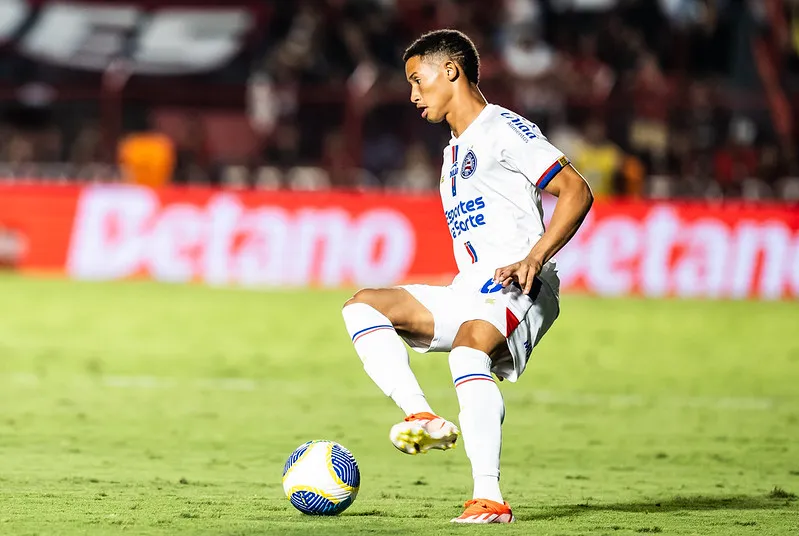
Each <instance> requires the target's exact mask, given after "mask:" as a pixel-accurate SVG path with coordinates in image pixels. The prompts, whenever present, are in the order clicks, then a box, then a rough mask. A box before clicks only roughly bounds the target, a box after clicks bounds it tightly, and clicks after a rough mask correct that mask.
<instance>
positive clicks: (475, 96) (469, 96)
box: [446, 87, 488, 138]
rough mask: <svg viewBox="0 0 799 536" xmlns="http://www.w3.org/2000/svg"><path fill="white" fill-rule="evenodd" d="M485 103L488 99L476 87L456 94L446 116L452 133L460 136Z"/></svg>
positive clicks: (486, 103)
mask: <svg viewBox="0 0 799 536" xmlns="http://www.w3.org/2000/svg"><path fill="white" fill-rule="evenodd" d="M487 105H488V101H486V98H485V97H484V96H483V94H482V93H480V90H479V89H477V88H476V87H472V88H470V91H468V92H464V93H462V94H460V95H458V94H456V95H455V96H454V97H453V99H452V111H450V112H449V113H447V116H446V118H447V124H449V128H450V130H452V135H453V136H455V137H456V138H458V137H460V135H461V134H463V132H464V131H465V130H466V129H467V128H469V125H471V124H472V123H473V122H474V120H475V119H477V116H478V115H480V112H482V111H483V109H484V108H485V107H486V106H487Z"/></svg>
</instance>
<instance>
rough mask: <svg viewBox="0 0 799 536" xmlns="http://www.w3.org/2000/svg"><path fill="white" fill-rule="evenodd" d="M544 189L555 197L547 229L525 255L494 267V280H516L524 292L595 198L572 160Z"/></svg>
mask: <svg viewBox="0 0 799 536" xmlns="http://www.w3.org/2000/svg"><path fill="white" fill-rule="evenodd" d="M544 191H546V192H549V193H550V194H552V195H554V196H555V197H557V198H558V201H557V203H555V210H554V212H553V213H552V219H551V221H550V223H549V226H548V227H547V230H546V231H545V232H544V234H543V235H542V236H541V239H540V240H538V242H536V244H535V245H534V246H533V249H532V250H530V253H529V254H528V255H527V257H525V258H524V259H522V260H521V261H519V262H516V263H513V264H511V265H509V266H505V267H503V268H497V270H496V271H495V272H494V280H495V281H498V282H501V283H502V285H503V286H508V285H509V284H510V283H511V282H512V281H514V280H516V281H517V282H518V283H519V286H521V287H522V289H524V293H525V294H527V293H529V292H530V289H532V287H533V281H534V280H535V276H536V275H537V274H538V273H539V272H540V271H541V267H542V266H544V264H546V263H547V262H548V261H549V260H550V259H551V258H552V257H554V256H555V254H556V253H557V252H558V251H560V249H561V248H562V247H563V246H565V245H566V243H568V241H569V240H570V239H571V237H572V236H574V233H576V232H577V229H579V228H580V225H581V224H582V223H583V220H585V217H586V215H587V214H588V211H589V210H590V209H591V205H592V204H593V202H594V195H593V194H592V193H591V188H590V187H589V186H588V183H587V182H586V181H585V179H583V177H582V175H580V173H579V172H578V171H577V170H576V169H574V167H573V166H572V165H571V164H568V165H566V166H564V167H563V169H561V170H560V172H558V174H557V175H555V177H554V178H553V179H552V180H550V181H549V183H548V184H547V185H546V186H545V187H544Z"/></svg>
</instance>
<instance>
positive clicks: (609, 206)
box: [0, 185, 799, 299]
mask: <svg viewBox="0 0 799 536" xmlns="http://www.w3.org/2000/svg"><path fill="white" fill-rule="evenodd" d="M553 204H554V200H553V199H548V200H547V202H546V204H545V212H546V213H547V214H551V212H552V208H553ZM4 258H5V263H4V264H13V265H15V266H16V267H18V268H19V269H21V270H23V271H24V270H29V271H30V270H49V271H61V272H63V273H66V274H68V275H69V276H71V277H74V278H78V279H94V280H108V279H123V278H130V277H149V278H153V279H156V280H160V281H169V282H188V281H199V282H204V283H207V284H213V285H240V286H252V287H275V286H327V287H335V286H342V285H349V286H375V285H390V284H396V283H399V282H406V281H417V282H418V281H422V282H424V281H427V282H434V283H437V284H441V283H442V282H446V281H448V280H449V279H450V278H451V277H452V275H453V274H454V271H455V264H454V262H453V260H452V243H451V240H450V237H449V235H448V233H447V227H446V224H445V220H444V216H443V214H442V210H441V202H440V200H439V198H438V196H437V194H429V195H404V194H378V193H344V192H288V191H280V192H233V191H221V190H212V189H204V188H168V189H163V190H151V189H147V188H143V187H137V186H128V185H104V186H87V187H77V186H45V185H29V186H20V185H16V186H14V185H4V186H0V261H2V260H3V259H4ZM557 260H558V267H559V273H560V276H561V279H562V283H563V285H562V288H563V290H564V291H568V290H579V291H587V292H590V293H596V294H601V295H628V294H636V295H645V296H684V297H694V296H695V297H705V298H748V297H758V298H764V299H779V298H794V299H795V298H799V207H796V206H788V205H778V204H740V205H734V204H724V205H713V204H707V203H702V202H690V203H688V202H685V203H672V202H667V203H654V202H621V201H615V202H602V203H600V202H598V203H596V204H595V206H594V208H593V209H592V211H591V214H590V216H589V218H588V219H587V221H586V222H585V223H584V224H583V227H582V228H581V230H580V231H579V232H578V233H577V235H576V236H575V237H574V238H573V240H572V242H571V243H570V244H569V245H568V246H567V247H566V248H564V250H563V251H562V252H560V254H559V255H558V256H557ZM0 264H2V262H0Z"/></svg>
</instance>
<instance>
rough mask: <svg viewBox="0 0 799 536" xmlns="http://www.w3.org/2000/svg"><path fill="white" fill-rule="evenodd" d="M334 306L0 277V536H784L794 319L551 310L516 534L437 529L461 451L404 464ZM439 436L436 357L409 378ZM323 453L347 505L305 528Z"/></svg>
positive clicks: (512, 474)
mask: <svg viewBox="0 0 799 536" xmlns="http://www.w3.org/2000/svg"><path fill="white" fill-rule="evenodd" d="M348 295H349V293H348V292H345V291H280V292H277V291H276V292H246V291H242V290H234V289H213V288H205V287H199V286H168V285H158V284H153V283H144V282H124V283H94V284H91V283H74V282H68V281H61V280H46V279H38V280H34V279H25V278H20V277H16V276H10V275H8V276H3V277H0V534H2V535H32V534H41V535H61V534H63V535H73V534H75V535H77V534H89V535H99V534H122V533H126V534H158V535H174V534H192V535H194V534H225V535H256V534H279V535H283V534H297V535H300V534H303V535H305V534H320V535H330V534H332V535H335V534H341V535H358V534H403V535H407V534H424V535H438V534H474V533H478V532H480V533H483V532H490V533H492V534H499V533H500V532H501V533H502V534H525V535H527V534H535V535H542V536H543V535H577V534H597V535H601V534H613V535H622V534H626V535H635V534H644V533H662V534H710V535H713V534H717V535H725V536H728V535H738V534H742V535H748V534H751V535H764V534H774V535H785V534H789V533H791V532H794V531H796V532H794V533H799V500H797V496H796V494H799V305H797V304H796V303H788V302H776V303H754V302H710V301H671V300H636V299H612V300H611V299H596V298H587V297H576V296H568V297H565V298H564V299H563V304H562V313H561V317H560V318H559V319H558V321H557V322H556V324H555V326H554V327H553V329H552V331H551V332H550V333H549V334H548V335H547V336H546V337H545V338H544V340H543V341H542V343H541V344H540V346H539V347H538V348H537V349H536V350H535V351H534V352H533V358H532V361H531V364H530V366H529V367H528V369H527V371H526V372H525V374H524V375H523V376H522V378H521V379H520V381H519V382H518V383H517V384H508V383H507V382H505V383H503V384H500V387H501V389H502V392H503V395H504V397H505V401H506V404H507V418H506V421H505V427H504V431H505V435H504V446H503V473H502V484H503V491H504V493H505V496H506V498H507V500H508V502H510V504H511V505H512V506H513V508H514V512H515V514H516V516H517V519H518V523H516V524H515V525H512V526H493V527H461V526H452V525H451V524H450V523H449V519H450V518H452V517H454V516H456V515H458V514H459V513H460V511H461V509H462V504H463V502H464V501H465V500H466V499H468V498H470V492H471V478H470V471H469V465H468V460H467V459H466V456H465V454H464V452H463V449H462V448H458V449H455V450H454V451H450V452H431V453H429V454H427V455H425V456H406V455H403V454H401V453H399V452H397V451H396V450H395V449H394V447H393V446H392V445H391V443H390V442H389V441H388V438H387V435H388V430H389V428H390V426H391V425H392V424H394V423H395V422H397V421H398V420H399V419H400V418H401V417H402V415H401V414H400V412H399V410H398V409H396V408H395V407H394V405H393V404H392V403H391V401H390V400H389V399H387V398H385V397H383V395H382V394H381V393H380V392H379V391H378V390H377V388H376V387H375V386H374V385H373V384H372V383H371V381H370V380H369V378H368V377H367V376H366V374H365V373H364V372H363V369H362V367H361V363H360V361H359V360H358V358H357V356H356V355H355V354H354V352H353V350H352V348H351V345H350V342H349V339H348V337H347V334H346V332H345V330H344V327H343V322H342V320H341V316H340V314H339V310H340V306H341V304H342V302H343V301H344V300H345V299H346V298H347V297H348ZM413 363H414V367H415V370H416V371H417V373H418V376H419V378H420V382H421V383H422V386H423V387H424V388H425V390H426V392H427V394H428V398H429V400H430V401H431V403H432V404H433V407H434V408H435V409H436V410H437V411H438V412H440V413H441V414H443V415H445V416H448V417H450V418H452V419H456V418H457V399H456V397H455V393H454V390H453V388H452V386H451V379H450V377H449V370H448V366H447V361H446V356H445V355H442V354H435V355H428V356H419V355H416V354H414V355H413ZM315 438H319V439H332V440H335V441H339V442H341V443H342V444H344V445H345V446H346V447H348V448H349V449H350V450H351V451H352V452H353V453H354V454H355V456H356V458H357V459H358V461H359V464H360V468H361V474H362V486H361V491H360V494H359V496H358V499H357V500H356V501H355V503H354V504H353V505H352V506H351V507H350V508H349V510H347V511H346V512H345V513H344V514H343V515H341V516H339V517H336V518H312V517H307V516H304V515H302V514H300V513H299V512H297V511H296V510H294V509H293V508H292V507H291V505H290V504H289V502H288V500H287V499H286V498H285V497H284V495H283V491H282V487H281V478H280V477H281V472H282V468H283V464H284V462H285V459H286V457H287V456H288V455H289V454H290V453H291V451H292V450H293V449H294V448H295V447H297V446H298V445H299V444H300V443H302V442H304V441H306V440H308V439H315Z"/></svg>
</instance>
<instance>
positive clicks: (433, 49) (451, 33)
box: [402, 30, 480, 84]
mask: <svg viewBox="0 0 799 536" xmlns="http://www.w3.org/2000/svg"><path fill="white" fill-rule="evenodd" d="M435 54H442V55H445V56H447V57H448V58H449V59H451V60H452V61H454V62H456V63H457V64H458V65H460V66H461V69H463V72H464V74H465V75H466V79H467V80H469V82H472V83H473V84H477V83H478V82H479V81H480V54H478V52H477V47H475V46H474V43H473V42H472V40H471V39H469V37H468V36H467V35H466V34H465V33H463V32H459V31H458V30H434V31H432V32H428V33H426V34H424V35H422V36H421V37H420V38H419V39H417V40H416V41H414V42H413V43H411V46H409V47H408V48H407V49H406V50H405V54H403V55H402V61H403V62H407V61H408V60H409V59H411V58H412V57H414V56H421V57H422V58H424V57H425V56H432V55H435Z"/></svg>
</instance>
